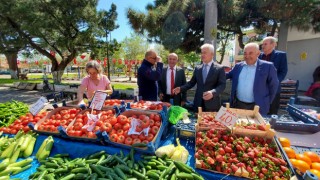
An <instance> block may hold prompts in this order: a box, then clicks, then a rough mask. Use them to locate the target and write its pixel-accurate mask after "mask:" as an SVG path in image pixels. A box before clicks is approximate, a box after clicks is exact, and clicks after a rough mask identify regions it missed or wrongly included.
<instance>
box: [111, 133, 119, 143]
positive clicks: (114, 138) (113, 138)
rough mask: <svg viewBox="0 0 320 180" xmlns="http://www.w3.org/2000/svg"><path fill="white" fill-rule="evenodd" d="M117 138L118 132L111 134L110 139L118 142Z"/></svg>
mask: <svg viewBox="0 0 320 180" xmlns="http://www.w3.org/2000/svg"><path fill="white" fill-rule="evenodd" d="M117 140H118V135H117V134H112V135H111V136H110V141H113V142H117Z"/></svg>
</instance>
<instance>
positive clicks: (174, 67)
mask: <svg viewBox="0 0 320 180" xmlns="http://www.w3.org/2000/svg"><path fill="white" fill-rule="evenodd" d="M176 69H177V66H173V70H176ZM168 70H171V68H170V66H168Z"/></svg>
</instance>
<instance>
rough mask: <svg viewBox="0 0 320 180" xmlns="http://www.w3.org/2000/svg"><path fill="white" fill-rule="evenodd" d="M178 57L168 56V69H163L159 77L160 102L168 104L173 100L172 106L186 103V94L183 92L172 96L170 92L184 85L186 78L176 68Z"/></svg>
mask: <svg viewBox="0 0 320 180" xmlns="http://www.w3.org/2000/svg"><path fill="white" fill-rule="evenodd" d="M177 63H178V55H177V54H176V53H171V54H169V56H168V67H165V68H163V71H162V75H161V82H160V83H159V87H160V100H162V101H164V102H170V99H172V100H173V104H174V105H178V106H183V105H184V104H185V102H186V98H187V95H186V94H187V93H186V92H183V93H180V94H177V95H174V93H173V92H172V91H173V89H174V88H175V87H180V86H182V85H184V84H186V76H185V74H184V70H183V69H182V68H180V67H177Z"/></svg>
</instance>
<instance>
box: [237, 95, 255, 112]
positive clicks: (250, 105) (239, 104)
mask: <svg viewBox="0 0 320 180" xmlns="http://www.w3.org/2000/svg"><path fill="white" fill-rule="evenodd" d="M254 105H255V103H254V102H253V103H246V102H242V101H240V100H239V99H238V98H236V100H235V103H234V107H235V108H238V109H247V110H253V108H254Z"/></svg>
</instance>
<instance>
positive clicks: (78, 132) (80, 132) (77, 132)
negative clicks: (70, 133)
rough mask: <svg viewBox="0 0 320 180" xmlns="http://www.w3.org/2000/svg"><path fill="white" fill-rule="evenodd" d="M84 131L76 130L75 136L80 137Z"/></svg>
mask: <svg viewBox="0 0 320 180" xmlns="http://www.w3.org/2000/svg"><path fill="white" fill-rule="evenodd" d="M82 134H83V133H82V131H74V136H78V137H80V136H82Z"/></svg>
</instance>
